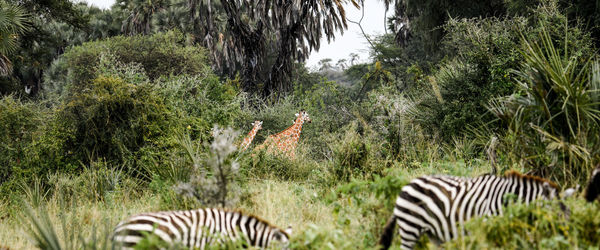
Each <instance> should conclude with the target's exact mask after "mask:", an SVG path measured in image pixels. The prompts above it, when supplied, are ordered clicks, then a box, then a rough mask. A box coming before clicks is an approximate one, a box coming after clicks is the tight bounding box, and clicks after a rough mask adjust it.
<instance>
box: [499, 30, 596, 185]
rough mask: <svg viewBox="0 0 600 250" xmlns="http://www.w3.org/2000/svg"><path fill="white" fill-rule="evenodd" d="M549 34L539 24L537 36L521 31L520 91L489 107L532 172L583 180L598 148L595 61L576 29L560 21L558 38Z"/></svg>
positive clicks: (517, 74)
mask: <svg viewBox="0 0 600 250" xmlns="http://www.w3.org/2000/svg"><path fill="white" fill-rule="evenodd" d="M552 35H553V33H552V31H548V30H546V29H542V31H541V32H540V34H539V37H540V39H541V41H534V40H530V39H527V38H526V37H523V39H524V41H523V52H522V53H523V57H524V61H523V63H522V64H521V67H520V68H519V69H518V70H517V71H515V76H514V78H513V79H514V81H515V82H516V83H517V84H518V86H519V92H518V93H517V94H515V95H511V96H507V97H503V98H499V99H496V100H494V101H492V102H491V103H490V110H491V111H492V113H493V114H494V115H496V116H497V117H498V118H500V119H501V120H502V121H504V122H505V124H507V125H508V129H509V131H508V134H509V136H507V138H512V139H514V141H511V142H510V143H509V145H508V147H509V148H508V150H510V151H511V152H512V153H514V154H515V155H516V156H517V157H519V158H521V159H527V160H525V163H527V165H528V166H531V167H532V170H533V172H534V173H536V174H537V175H541V176H548V177H552V178H554V179H558V180H565V181H568V182H573V181H574V182H583V181H584V180H586V179H587V178H588V174H589V173H590V171H591V169H592V167H593V161H594V157H597V155H598V153H599V152H598V143H600V141H598V138H597V134H598V133H599V131H600V127H599V122H600V113H598V109H599V107H600V106H599V105H600V97H599V95H598V91H600V85H599V83H600V79H599V78H598V77H599V76H600V66H598V64H597V63H593V62H592V61H591V60H592V58H591V57H590V53H589V49H590V45H589V40H587V39H586V37H585V36H583V35H582V34H581V33H578V32H577V30H574V31H572V29H571V28H568V27H565V30H564V37H563V38H562V39H563V41H564V42H563V43H562V44H558V43H556V42H555V40H554V39H553V36H552ZM585 41H588V43H585ZM563 46H564V47H563ZM557 166H560V167H558V168H557Z"/></svg>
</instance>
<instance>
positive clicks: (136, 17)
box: [118, 0, 167, 35]
mask: <svg viewBox="0 0 600 250" xmlns="http://www.w3.org/2000/svg"><path fill="white" fill-rule="evenodd" d="M118 4H119V5H120V6H121V8H122V9H124V10H128V11H129V15H128V16H127V19H125V21H123V26H122V27H121V31H122V32H123V33H125V34H129V35H135V34H144V35H148V34H150V32H151V31H152V28H151V24H152V17H153V16H154V15H155V14H156V13H157V12H158V11H160V10H163V9H164V8H165V7H166V5H167V1H166V0H120V1H119V2H118Z"/></svg>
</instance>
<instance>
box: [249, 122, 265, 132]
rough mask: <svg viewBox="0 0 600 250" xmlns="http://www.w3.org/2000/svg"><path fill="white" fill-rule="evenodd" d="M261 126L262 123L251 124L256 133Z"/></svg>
mask: <svg viewBox="0 0 600 250" xmlns="http://www.w3.org/2000/svg"><path fill="white" fill-rule="evenodd" d="M262 124H263V122H262V121H254V122H253V123H252V127H253V128H254V129H256V131H258V130H260V129H261V128H262Z"/></svg>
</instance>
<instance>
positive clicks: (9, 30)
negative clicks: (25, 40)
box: [0, 1, 28, 76]
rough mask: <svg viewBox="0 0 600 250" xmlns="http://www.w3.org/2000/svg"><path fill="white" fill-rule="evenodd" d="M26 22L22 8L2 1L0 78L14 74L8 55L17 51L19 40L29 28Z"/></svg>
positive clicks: (0, 14)
mask: <svg viewBox="0 0 600 250" xmlns="http://www.w3.org/2000/svg"><path fill="white" fill-rule="evenodd" d="M26 20H27V15H26V14H25V11H24V10H23V9H22V8H21V7H19V6H16V5H12V4H9V3H6V2H4V1H0V76H7V75H10V74H11V73H12V62H11V60H10V59H9V58H8V55H9V54H11V53H13V52H15V51H16V50H17V48H18V44H17V40H18V39H19V36H20V35H21V34H23V33H24V32H25V31H26V30H27V28H28V24H27V22H26Z"/></svg>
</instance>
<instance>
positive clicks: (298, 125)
mask: <svg viewBox="0 0 600 250" xmlns="http://www.w3.org/2000/svg"><path fill="white" fill-rule="evenodd" d="M303 123H304V120H303V119H302V117H298V118H296V121H295V122H294V124H292V126H290V127H289V128H287V129H285V130H284V131H281V132H280V133H279V134H277V135H276V136H280V137H283V136H291V137H299V136H300V131H302V124H303ZM296 140H297V139H296Z"/></svg>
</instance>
